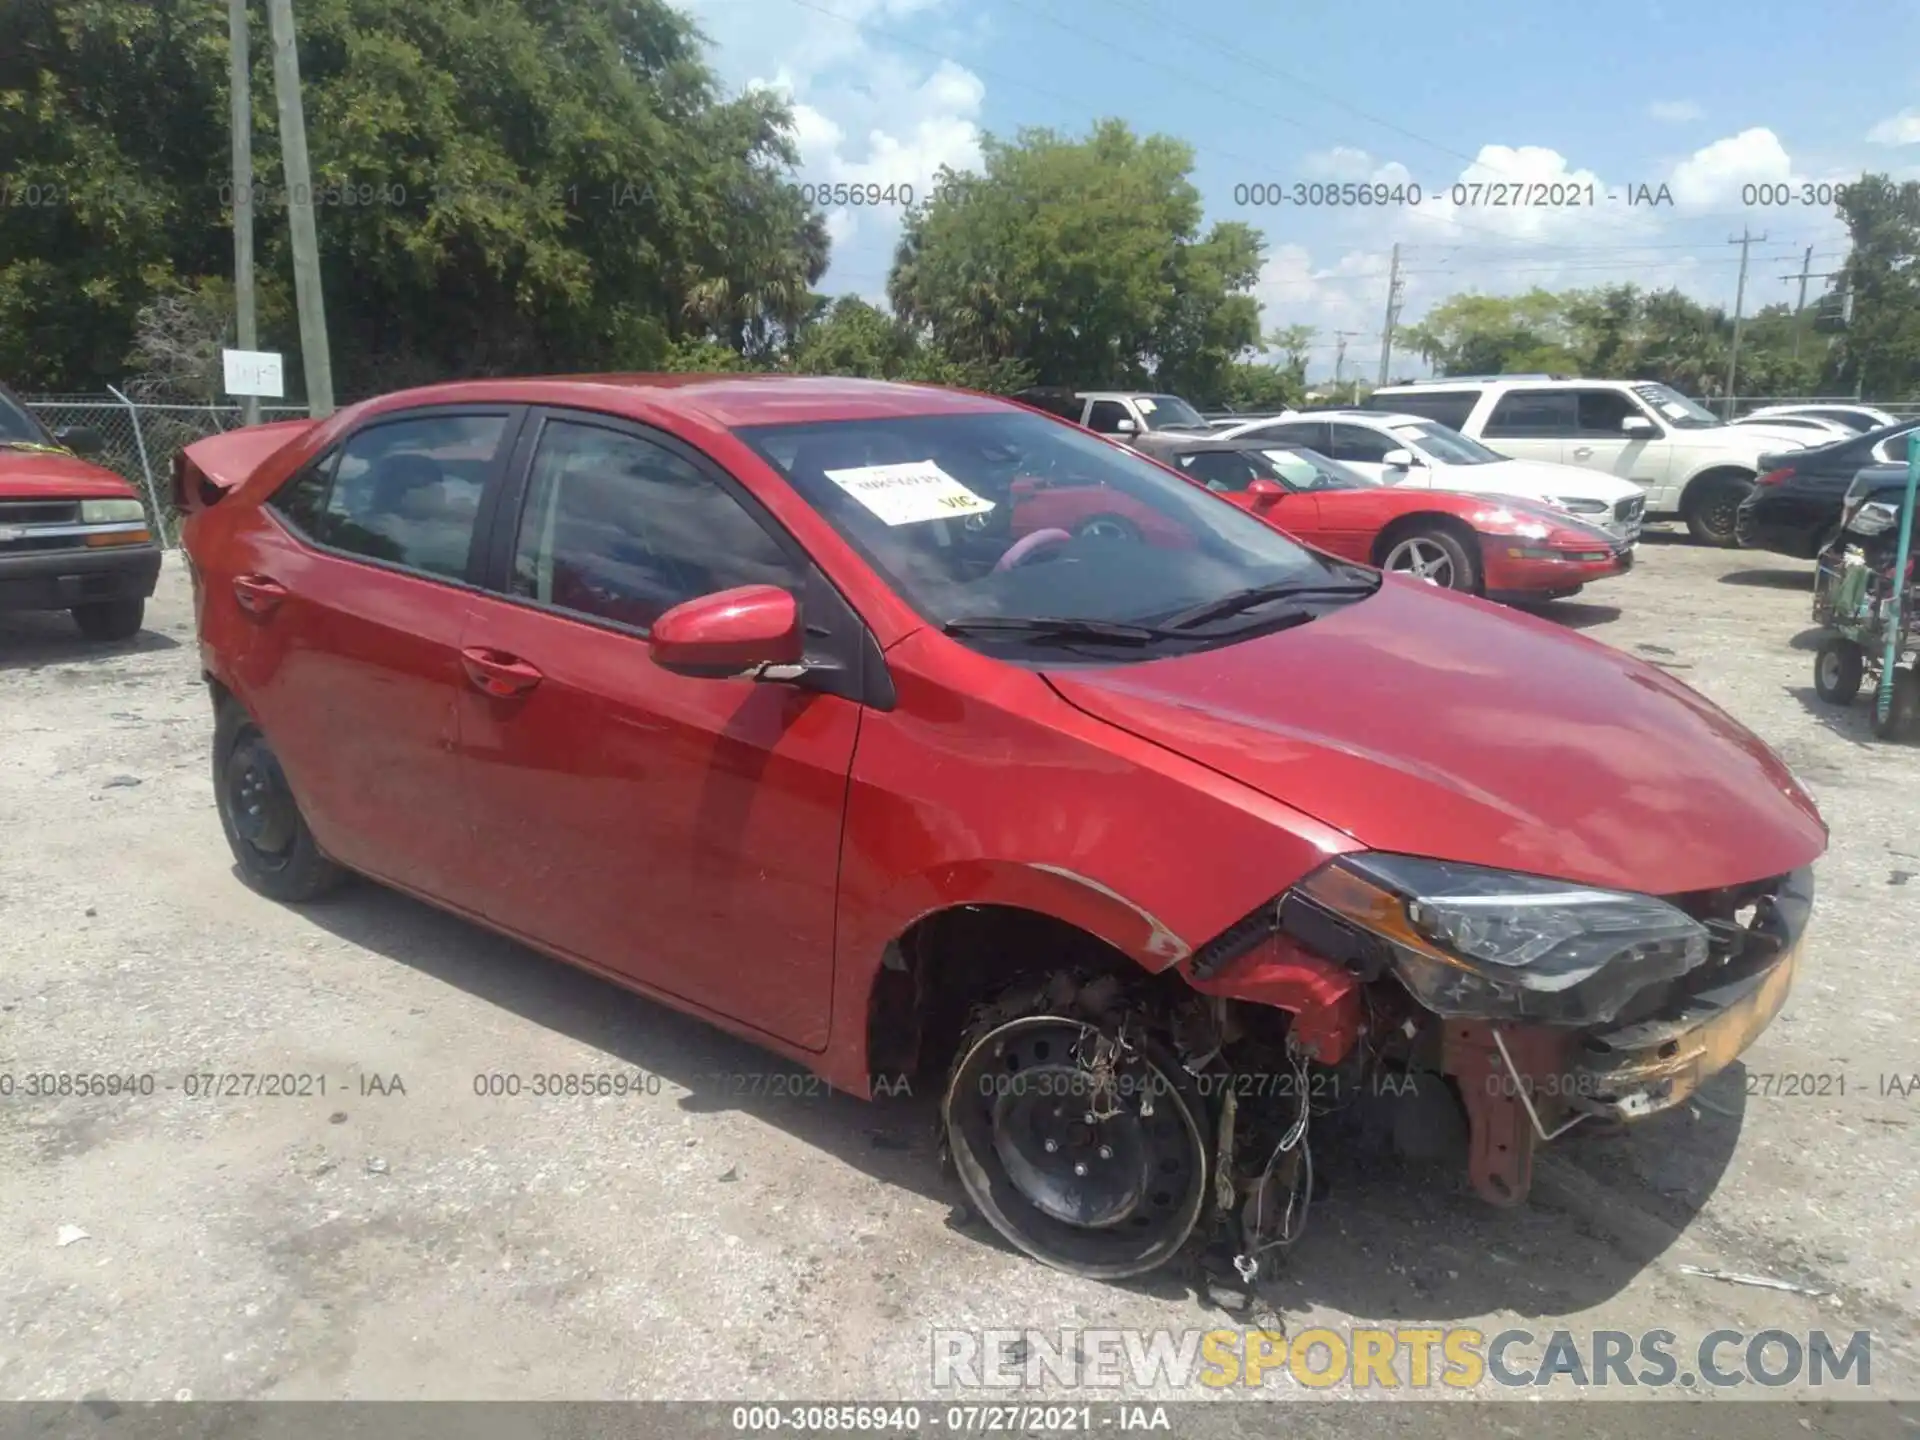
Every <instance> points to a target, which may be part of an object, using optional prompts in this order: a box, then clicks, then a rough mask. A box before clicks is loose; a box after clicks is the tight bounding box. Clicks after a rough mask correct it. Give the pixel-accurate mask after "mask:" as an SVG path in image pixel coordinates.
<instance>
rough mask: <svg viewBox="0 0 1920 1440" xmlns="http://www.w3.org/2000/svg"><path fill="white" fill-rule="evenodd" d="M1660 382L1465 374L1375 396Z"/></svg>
mask: <svg viewBox="0 0 1920 1440" xmlns="http://www.w3.org/2000/svg"><path fill="white" fill-rule="evenodd" d="M1661 383H1662V382H1661V381H1659V380H1616V379H1609V378H1607V377H1604V376H1599V375H1491V376H1489V375H1473V376H1467V375H1462V376H1460V377H1459V378H1457V379H1452V380H1421V381H1418V382H1416V383H1414V384H1412V385H1382V386H1380V387H1379V388H1378V389H1376V390H1375V391H1374V392H1373V393H1374V394H1375V395H1424V394H1426V393H1427V392H1428V391H1430V390H1471V389H1488V388H1491V387H1493V386H1496V385H1525V386H1527V387H1528V388H1529V389H1540V390H1566V389H1572V388H1574V387H1576V386H1582V385H1659V384H1661Z"/></svg>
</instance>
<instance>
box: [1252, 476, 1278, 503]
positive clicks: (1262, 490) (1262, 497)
mask: <svg viewBox="0 0 1920 1440" xmlns="http://www.w3.org/2000/svg"><path fill="white" fill-rule="evenodd" d="M1247 498H1248V499H1249V500H1251V501H1252V502H1253V503H1254V504H1255V505H1258V506H1261V507H1265V506H1268V505H1271V504H1273V503H1274V501H1276V500H1284V499H1286V498H1287V487H1286V486H1284V485H1282V484H1281V483H1280V482H1279V481H1278V480H1269V479H1267V478H1266V477H1265V476H1264V475H1263V476H1261V477H1260V478H1259V479H1258V480H1255V481H1252V482H1251V483H1250V484H1249V485H1248V486H1247Z"/></svg>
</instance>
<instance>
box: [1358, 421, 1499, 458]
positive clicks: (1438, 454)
mask: <svg viewBox="0 0 1920 1440" xmlns="http://www.w3.org/2000/svg"><path fill="white" fill-rule="evenodd" d="M1387 428H1388V429H1389V430H1391V431H1392V432H1393V433H1394V434H1395V435H1397V436H1399V437H1400V438H1401V439H1402V440H1404V441H1406V442H1407V443H1408V444H1409V445H1411V446H1413V447H1414V449H1416V450H1420V451H1423V452H1425V454H1426V455H1427V456H1428V457H1429V458H1430V459H1434V460H1438V461H1439V462H1440V463H1441V464H1442V465H1498V464H1499V463H1500V462H1501V461H1502V460H1505V459H1506V458H1507V457H1506V456H1504V455H1502V454H1499V453H1498V452H1497V451H1493V450H1489V449H1488V448H1487V447H1486V446H1484V445H1482V444H1481V443H1480V442H1479V441H1478V440H1469V439H1468V438H1467V437H1466V436H1465V435H1462V434H1461V433H1460V432H1459V431H1458V430H1449V429H1448V428H1447V427H1446V426H1444V425H1440V424H1436V423H1435V422H1434V421H1432V420H1417V421H1416V420H1409V421H1407V422H1406V423H1405V424H1403V425H1389V426H1388V427H1387Z"/></svg>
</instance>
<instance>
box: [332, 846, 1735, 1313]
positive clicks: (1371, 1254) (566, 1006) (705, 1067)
mask: <svg viewBox="0 0 1920 1440" xmlns="http://www.w3.org/2000/svg"><path fill="white" fill-rule="evenodd" d="M305 913H306V914H308V915H309V916H310V918H311V919H312V920H313V921H314V922H315V923H316V924H319V925H321V926H322V927H324V928H325V929H327V930H329V931H331V932H332V933H333V934H335V935H337V936H339V937H341V938H342V939H345V940H348V941H351V942H352V943H354V944H356V945H359V946H362V947H365V948H366V949H369V950H371V951H374V952H376V953H378V954H381V955H384V956H387V957H388V958H390V959H392V960H395V961H397V962H399V963H401V964H405V965H410V966H412V967H413V968H414V969H416V970H418V971H421V972H422V973H424V974H427V975H430V976H432V977H434V978H435V979H437V980H440V981H442V982H444V983H446V984H448V985H452V986H456V987H458V988H459V989H461V990H464V991H466V992H468V993H469V994H472V995H474V996H476V997H478V998H480V999H482V1000H484V1001H486V1002H488V1003H489V1004H492V1005H496V1006H498V1007H500V1008H501V1009H503V1010H507V1011H511V1012H512V1013H513V1014H516V1015H518V1016H520V1017H521V1018H523V1019H525V1020H527V1021H528V1022H530V1023H531V1024H534V1025H539V1026H542V1027H544V1028H547V1029H550V1030H555V1031H558V1032H560V1033H563V1034H565V1035H568V1036H570V1037H572V1038H574V1039H576V1040H579V1041H581V1042H582V1043H584V1044H588V1045H591V1046H593V1047H595V1048H596V1049H599V1050H601V1051H603V1052H605V1053H606V1054H607V1055H608V1056H610V1057H612V1058H613V1059H615V1060H617V1061H619V1062H621V1063H623V1064H626V1065H631V1066H633V1067H636V1068H637V1069H640V1070H644V1071H647V1072H650V1073H654V1074H658V1075H660V1076H661V1077H663V1078H664V1079H665V1080H667V1081H668V1082H670V1083H673V1084H675V1085H678V1086H681V1087H684V1088H685V1089H687V1090H688V1091H689V1092H691V1093H689V1094H688V1095H687V1096H686V1097H684V1098H683V1099H682V1100H681V1101H680V1103H681V1105H682V1106H683V1107H685V1108H686V1109H689V1110H695V1111H702V1112H711V1111H719V1110H728V1109H732V1110H739V1111H743V1112H746V1113H748V1114H750V1115H752V1116H753V1117H754V1118H756V1119H759V1120H761V1121H764V1122H765V1123H767V1124H770V1125H775V1126H778V1127H780V1128H782V1129H784V1130H786V1131H787V1132H788V1133H789V1134H791V1135H793V1136H795V1137H796V1138H798V1139H800V1140H802V1141H804V1142H805V1143H806V1144H808V1145H811V1146H813V1147H814V1148H816V1149H818V1150H821V1151H824V1152H826V1153H827V1154H830V1155H832V1156H834V1157H836V1158H837V1159H839V1160H841V1161H842V1162H844V1163H846V1164H850V1165H853V1166H855V1167H857V1168H858V1169H860V1170H861V1171H863V1172H865V1173H866V1174H868V1175H870V1176H872V1177H873V1178H874V1179H876V1180H879V1181H882V1182H883V1183H885V1184H888V1185H893V1186H898V1187H900V1188H902V1189H904V1190H908V1191H911V1192H913V1193H915V1194H918V1195H922V1196H925V1197H928V1198H931V1199H934V1200H936V1201H938V1202H942V1203H947V1204H951V1205H953V1206H954V1207H955V1216H954V1218H953V1220H951V1221H950V1224H951V1226H952V1227H953V1228H954V1229H955V1230H956V1232H957V1233H956V1235H955V1237H954V1239H953V1241H952V1243H954V1244H956V1245H957V1244H989V1245H995V1246H1000V1247H1001V1248H1003V1249H1004V1248H1007V1247H1005V1246H1004V1245H1002V1242H1001V1241H1000V1240H999V1238H998V1237H997V1236H996V1235H995V1234H994V1233H993V1232H992V1231H991V1230H990V1229H989V1228H988V1227H987V1226H986V1225H985V1224H984V1223H983V1222H981V1221H979V1220H978V1219H977V1218H973V1217H972V1216H971V1215H970V1212H968V1211H967V1210H966V1209H965V1207H964V1206H963V1205H962V1204H961V1200H962V1196H961V1192H960V1189H959V1185H958V1182H957V1181H955V1180H953V1179H951V1178H950V1177H948V1176H946V1175H944V1174H942V1172H941V1169H940V1166H939V1163H938V1160H937V1146H936V1139H935V1120H936V1099H937V1097H936V1096H935V1095H934V1094H932V1093H929V1092H928V1091H927V1090H925V1089H921V1090H919V1091H917V1092H916V1093H915V1094H913V1095H911V1096H905V1095H902V1096H895V1097H890V1098H882V1099H877V1100H874V1101H871V1102H868V1101H863V1100H860V1099H858V1098H856V1097H854V1096H851V1095H845V1094H839V1093H832V1092H826V1091H824V1090H823V1089H822V1088H820V1087H819V1085H818V1082H815V1081H813V1080H811V1078H810V1077H809V1076H808V1074H807V1072H806V1071H805V1070H803V1069H802V1068H801V1067H799V1066H796V1065H790V1064H788V1063H786V1062H784V1061H782V1060H780V1059H778V1058H776V1057H774V1056H772V1055H770V1054H768V1053H767V1052H765V1051H763V1050H760V1049H759V1048H757V1047H755V1046H754V1045H752V1044H750V1043H748V1042H746V1041H743V1040H737V1039H735V1038H733V1037H731V1036H729V1035H726V1034H724V1033H722V1032H721V1031H719V1030H716V1029H714V1028H713V1027H711V1026H709V1025H707V1024H705V1023H704V1022H702V1021H699V1020H696V1019H694V1018H692V1017H690V1016H687V1015H683V1014H681V1013H679V1012H677V1011H674V1010H671V1009H669V1008H668V1007H666V1006H665V1005H662V1004H658V1003H655V1002H653V1001H650V1000H647V999H644V998H642V997H640V996H638V995H635V994H632V993H630V992H628V991H626V990H623V989H621V988H619V987H618V986H615V985H612V984H610V983H608V982H606V981H603V980H601V979H599V978H597V977H595V976H592V975H589V974H587V973H586V972H584V971H581V970H578V969H575V968H573V967H571V966H569V965H565V964H563V963H560V962H558V961H554V960H549V959H547V958H545V957H543V956H540V955H538V954H535V953H534V952H532V951H530V950H528V949H526V948H525V947H523V946H521V945H519V944H517V943H515V942H513V941H511V940H508V939H505V938H504V937H501V936H498V935H495V934H493V933H492V932H490V931H486V930H483V929H481V928H479V927H477V926H475V925H472V924H469V923H468V922H466V921H464V920H462V919H459V918H458V917H455V916H452V915H449V914H445V913H443V912H440V911H438V910H435V909H432V908H431V907H429V906H427V905H424V904H421V903H419V902H417V901H415V900H412V899H410V898H408V897H406V896H403V895H400V894H398V893H396V892H394V891H391V890H387V889H384V888H381V887H379V886H376V885H373V884H371V883H367V882H358V883H355V884H352V885H349V886H348V887H347V888H346V889H344V890H343V891H341V892H340V893H339V894H337V895H335V896H334V897H331V898H330V899H328V900H326V901H323V902H320V903H318V904H315V905H313V906H311V907H308V908H307V910H306V912H305ZM1736 1068H1737V1067H1736ZM1727 1078H1728V1077H1726V1076H1723V1077H1721V1081H1722V1082H1725V1081H1727ZM1716 1083H1720V1082H1716ZM1710 1088H1711V1087H1710ZM1721 1089H1722V1090H1723V1092H1724V1093H1723V1094H1722V1098H1721V1099H1720V1100H1719V1101H1717V1102H1715V1103H1716V1105H1717V1107H1718V1108H1716V1109H1713V1110H1707V1109H1704V1108H1700V1107H1695V1108H1693V1109H1692V1110H1689V1111H1685V1112H1682V1113H1678V1114H1675V1115H1672V1116H1668V1117H1664V1118H1662V1119H1658V1120H1655V1121H1652V1122H1649V1123H1648V1124H1646V1125H1644V1126H1643V1127H1641V1130H1640V1133H1638V1134H1636V1135H1633V1136H1631V1137H1604V1138H1592V1139H1587V1140H1584V1141H1577V1140H1575V1139H1574V1136H1578V1135H1579V1132H1578V1131H1577V1130H1576V1131H1575V1132H1574V1136H1570V1137H1569V1139H1568V1140H1567V1141H1562V1142H1559V1143H1557V1144H1556V1145H1555V1146H1553V1147H1552V1149H1553V1156H1554V1158H1553V1160H1552V1162H1551V1163H1552V1164H1553V1165H1554V1166H1555V1167H1556V1168H1557V1170H1558V1171H1559V1173H1561V1174H1562V1175H1563V1176H1572V1177H1574V1185H1575V1189H1576V1190H1578V1191H1580V1192H1583V1193H1584V1192H1586V1191H1588V1190H1592V1191H1593V1193H1595V1194H1600V1195H1604V1196H1606V1197H1608V1198H1606V1199H1605V1200H1604V1201H1603V1202H1600V1203H1599V1206H1598V1209H1596V1205H1595V1204H1592V1203H1588V1202H1587V1201H1586V1200H1584V1199H1583V1200H1582V1201H1581V1203H1579V1204H1577V1205H1574V1206H1567V1207H1562V1205H1561V1204H1560V1202H1558V1201H1556V1200H1555V1199H1553V1198H1552V1197H1551V1196H1546V1197H1544V1198H1543V1197H1542V1195H1541V1194H1540V1193H1539V1192H1538V1191H1537V1193H1536V1198H1535V1201H1534V1203H1532V1204H1530V1205H1527V1206H1523V1207H1520V1208H1518V1209H1515V1210H1498V1209H1494V1208H1493V1207H1491V1206H1488V1205H1486V1204H1484V1203H1483V1202H1481V1201H1480V1200H1479V1199H1477V1198H1476V1197H1475V1196H1474V1195H1473V1194H1472V1193H1471V1191H1470V1190H1469V1188H1468V1186H1467V1184H1466V1181H1465V1172H1464V1165H1463V1164H1461V1165H1450V1166H1444V1167H1438V1166H1436V1167H1431V1168H1414V1167H1411V1166H1408V1165H1406V1164H1405V1163H1402V1162H1390V1161H1387V1160H1385V1159H1384V1158H1383V1159H1362V1158H1359V1157H1353V1158H1348V1157H1345V1156H1342V1155H1339V1154H1334V1153H1328V1154H1326V1155H1323V1156H1317V1157H1316V1159H1317V1164H1318V1168H1319V1170H1320V1173H1321V1177H1322V1180H1323V1181H1324V1184H1325V1193H1324V1195H1322V1196H1321V1197H1320V1198H1318V1199H1316V1200H1315V1202H1314V1203H1313V1207H1312V1217H1311V1223H1310V1226H1309V1229H1308V1231H1307V1234H1306V1237H1305V1238H1304V1239H1303V1240H1302V1241H1301V1242H1300V1243H1299V1244H1298V1245H1297V1246H1295V1247H1294V1248H1293V1249H1292V1250H1291V1251H1289V1252H1287V1253H1286V1254H1285V1255H1281V1256H1274V1257H1269V1259H1268V1262H1267V1263H1266V1264H1265V1265H1264V1266H1263V1267H1262V1270H1263V1273H1262V1278H1261V1281H1260V1283H1259V1286H1258V1289H1259V1293H1260V1295H1261V1297H1262V1299H1263V1300H1265V1301H1266V1302H1267V1303H1268V1304H1270V1305H1272V1306H1273V1307H1274V1308H1275V1309H1277V1310H1279V1311H1280V1312H1281V1313H1282V1315H1283V1316H1284V1314H1285V1313H1286V1312H1288V1311H1290V1310H1297V1309H1302V1308H1305V1307H1307V1306H1310V1305H1316V1304H1317V1305H1331V1306H1335V1307H1338V1308H1339V1309H1341V1310H1344V1311H1347V1312H1350V1313H1354V1314H1359V1315H1365V1316H1370V1317H1378V1318H1380V1319H1390V1318H1399V1317H1421V1318H1425V1319H1432V1320H1444V1319H1447V1318H1451V1317H1458V1316H1467V1315H1478V1314H1484V1313H1486V1312H1488V1311H1492V1310H1500V1309H1515V1310H1519V1311H1521V1312H1522V1313H1526V1314H1533V1315H1546V1314H1569V1313H1572V1312H1575V1311H1579V1310H1583V1309H1586V1308H1588V1307H1590V1306H1593V1305H1596V1304H1599V1303H1600V1302H1601V1301H1603V1300H1605V1299H1606V1298H1608V1297H1609V1296H1611V1295H1614V1294H1615V1293H1617V1292H1619V1291H1620V1290H1622V1289H1623V1288H1625V1287H1626V1286H1627V1284H1628V1283H1629V1282H1630V1281H1631V1280H1632V1279H1633V1278H1634V1276H1635V1275H1637V1274H1638V1273H1639V1272H1640V1271H1641V1270H1642V1269H1644V1268H1645V1267H1646V1266H1647V1265H1648V1264H1650V1263H1651V1262H1652V1261H1653V1260H1654V1259H1655V1258H1656V1257H1657V1256H1658V1255H1659V1254H1660V1253H1661V1251H1663V1250H1664V1249H1665V1248H1666V1247H1667V1245H1668V1244H1670V1243H1671V1242H1672V1241H1673V1239H1675V1238H1677V1232H1678V1230H1679V1228H1680V1227H1683V1226H1684V1225H1685V1224H1687V1223H1688V1221H1689V1220H1690V1219H1691V1218H1692V1216H1693V1215H1694V1213H1695V1212H1696V1211H1697V1210H1698V1209H1699V1208H1700V1206H1701V1205H1703V1204H1704V1203H1705V1202H1706V1200H1707V1198H1708V1197H1709V1196H1710V1195H1711V1194H1712V1193H1713V1190H1714V1188H1715V1187H1716V1186H1717V1184H1718V1183H1719V1180H1720V1177H1721V1175H1722V1173H1723V1172H1724V1171H1725V1169H1726V1166H1727V1163H1728V1161H1729V1159H1730V1157H1731V1155H1732V1152H1733V1147H1734V1143H1735V1141H1736V1140H1737V1138H1738V1135H1739V1131H1740V1123H1741V1117H1742V1113H1743V1105H1744V1102H1743V1098H1742V1097H1743V1093H1744V1091H1743V1088H1742V1087H1741V1086H1740V1085H1739V1084H1738V1082H1737V1081H1734V1082H1732V1083H1730V1084H1722V1085H1721ZM1328 1133H1331V1132H1328ZM1310 1138H1311V1137H1310ZM1463 1158H1464V1157H1463ZM1596 1187H1604V1188H1596ZM1561 1188H1562V1189H1563V1190H1564V1188H1565V1187H1564V1186H1562V1187H1561ZM1608 1208H1612V1209H1621V1208H1627V1209H1633V1210H1635V1211H1636V1212H1651V1214H1650V1215H1649V1214H1645V1213H1642V1214H1641V1221H1642V1223H1641V1224H1639V1225H1637V1226H1635V1227H1631V1230H1630V1233H1627V1234H1625V1235H1623V1234H1622V1233H1619V1227H1615V1226H1607V1225H1596V1224H1595V1223H1594V1215H1595V1214H1596V1213H1599V1211H1600V1210H1606V1209H1608ZM1196 1280H1197V1274H1196V1273H1195V1272H1194V1271H1192V1270H1191V1269H1188V1270H1181V1269H1179V1268H1175V1267H1169V1268H1168V1269H1167V1270H1164V1271H1161V1272H1156V1273H1155V1274H1154V1275H1151V1276H1148V1277H1145V1278H1143V1279H1141V1280H1137V1281H1131V1282H1126V1288H1127V1289H1129V1290H1132V1291H1134V1292H1135V1293H1139V1294H1143V1295H1148V1296H1152V1297H1156V1298H1160V1299H1165V1300H1170V1301H1178V1300H1181V1299H1183V1298H1186V1297H1188V1296H1190V1295H1192V1294H1194V1293H1196Z"/></svg>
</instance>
